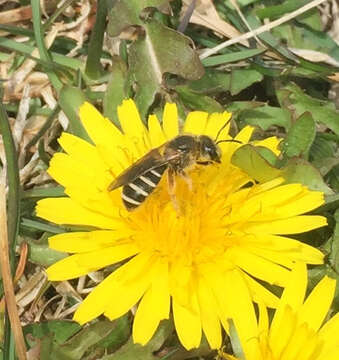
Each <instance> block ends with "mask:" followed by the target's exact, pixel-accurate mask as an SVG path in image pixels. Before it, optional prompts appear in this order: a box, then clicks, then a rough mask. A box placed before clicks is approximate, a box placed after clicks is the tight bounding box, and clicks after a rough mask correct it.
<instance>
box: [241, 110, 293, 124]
mask: <svg viewBox="0 0 339 360" xmlns="http://www.w3.org/2000/svg"><path fill="white" fill-rule="evenodd" d="M239 120H240V121H243V122H244V123H245V124H248V125H252V126H259V127H260V128H261V129H262V130H268V129H269V128H270V127H272V126H280V127H283V128H285V129H288V128H289V127H290V124H291V119H290V113H289V112H288V111H287V110H286V109H281V108H278V107H273V106H269V105H264V106H260V107H257V108H255V109H249V110H248V109H245V110H243V111H241V112H240V114H239Z"/></svg>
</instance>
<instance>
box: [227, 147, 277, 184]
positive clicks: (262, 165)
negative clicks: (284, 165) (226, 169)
mask: <svg viewBox="0 0 339 360" xmlns="http://www.w3.org/2000/svg"><path fill="white" fill-rule="evenodd" d="M231 162H232V164H233V165H235V166H238V167H239V168H240V169H242V170H243V171H245V172H246V173H247V174H248V175H249V176H251V177H252V178H253V179H255V180H257V181H259V182H265V181H270V180H272V179H275V178H277V177H279V176H281V170H279V169H277V168H275V167H274V166H272V165H271V164H270V162H269V161H268V160H267V159H265V158H264V157H263V155H262V154H260V152H259V149H258V148H257V147H255V146H252V145H249V144H247V145H244V146H241V147H240V148H239V149H237V150H236V151H235V152H234V154H233V155H232V158H231Z"/></svg>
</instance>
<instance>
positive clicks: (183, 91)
mask: <svg viewBox="0 0 339 360" xmlns="http://www.w3.org/2000/svg"><path fill="white" fill-rule="evenodd" d="M175 90H176V92H177V93H178V95H179V97H180V99H181V100H182V102H183V103H184V104H185V105H186V106H187V107H189V108H191V109H194V110H201V111H207V112H209V113H213V112H222V111H224V108H223V107H222V106H221V105H220V104H219V103H218V102H217V101H216V100H214V99H213V98H211V97H209V96H207V95H202V94H200V93H197V92H195V91H193V90H191V89H189V87H188V86H185V85H182V86H177V87H176V88H175Z"/></svg>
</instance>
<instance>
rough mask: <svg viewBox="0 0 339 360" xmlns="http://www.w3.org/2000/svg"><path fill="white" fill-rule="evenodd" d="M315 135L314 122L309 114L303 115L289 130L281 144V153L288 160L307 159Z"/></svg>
mask: <svg viewBox="0 0 339 360" xmlns="http://www.w3.org/2000/svg"><path fill="white" fill-rule="evenodd" d="M315 133H316V131H315V121H314V120H313V117H312V115H311V113H309V112H305V113H303V114H302V115H300V116H299V118H298V119H297V120H296V121H295V122H294V124H293V125H292V127H291V128H290V129H289V131H288V133H287V136H286V138H285V140H284V143H283V153H284V154H285V155H286V156H287V157H289V158H291V157H294V156H303V157H307V156H308V152H309V150H310V148H311V145H312V144H313V141H314V139H315Z"/></svg>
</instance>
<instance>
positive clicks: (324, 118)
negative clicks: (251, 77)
mask: <svg viewBox="0 0 339 360" xmlns="http://www.w3.org/2000/svg"><path fill="white" fill-rule="evenodd" d="M277 97H278V100H279V102H280V105H281V107H282V108H287V109H288V110H290V111H292V112H293V113H294V115H295V116H296V117H297V116H300V115H302V114H303V113H304V112H306V111H308V112H310V113H311V114H312V116H313V119H314V120H315V121H316V122H318V123H322V124H324V125H325V126H326V127H328V128H329V129H330V130H332V131H333V132H334V133H335V134H337V135H339V121H338V117H339V112H338V111H337V110H336V109H335V105H334V104H333V102H330V101H324V100H319V99H315V98H313V97H311V96H309V95H307V94H305V93H304V91H303V90H302V89H301V88H299V87H298V86H297V85H296V84H294V83H289V84H288V85H286V86H285V87H284V88H282V89H280V90H278V91H277Z"/></svg>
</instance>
